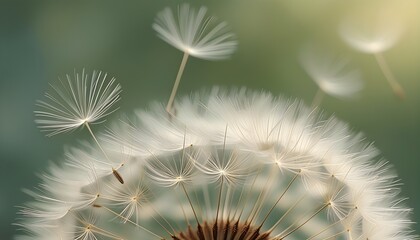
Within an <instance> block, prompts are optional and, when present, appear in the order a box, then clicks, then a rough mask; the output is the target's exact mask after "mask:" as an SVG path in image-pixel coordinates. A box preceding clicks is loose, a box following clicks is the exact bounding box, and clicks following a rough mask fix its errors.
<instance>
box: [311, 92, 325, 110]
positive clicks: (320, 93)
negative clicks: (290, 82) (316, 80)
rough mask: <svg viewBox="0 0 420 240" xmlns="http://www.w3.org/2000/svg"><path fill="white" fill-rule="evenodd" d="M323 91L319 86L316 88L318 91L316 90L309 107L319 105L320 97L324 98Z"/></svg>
mask: <svg viewBox="0 0 420 240" xmlns="http://www.w3.org/2000/svg"><path fill="white" fill-rule="evenodd" d="M324 95H325V94H324V92H323V91H322V89H321V88H318V91H317V92H316V94H315V96H314V99H313V100H312V104H311V108H316V107H318V106H319V105H321V102H322V99H323V98H324Z"/></svg>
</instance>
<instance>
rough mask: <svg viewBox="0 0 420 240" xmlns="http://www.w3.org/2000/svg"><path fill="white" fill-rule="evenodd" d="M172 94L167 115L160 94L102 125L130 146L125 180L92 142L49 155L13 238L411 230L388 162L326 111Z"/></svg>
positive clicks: (258, 99) (237, 96)
mask: <svg viewBox="0 0 420 240" xmlns="http://www.w3.org/2000/svg"><path fill="white" fill-rule="evenodd" d="M175 105H176V107H177V109H178V112H177V116H176V118H172V119H168V117H167V112H166V110H165V108H164V106H162V105H159V106H155V107H152V108H151V109H150V110H148V111H139V112H137V113H136V115H134V116H133V117H132V118H131V121H129V122H130V126H129V127H123V128H121V127H119V126H117V127H116V128H115V129H114V130H115V131H109V132H108V133H107V134H105V135H104V137H105V138H106V137H110V134H119V135H120V136H119V137H113V138H110V140H109V141H110V142H112V141H115V144H118V145H123V144H126V143H128V142H130V146H129V148H130V149H131V148H133V146H135V149H136V151H133V152H131V153H130V154H129V159H128V160H127V161H126V163H125V165H126V166H127V168H124V176H126V178H125V180H126V184H124V185H120V184H115V182H114V183H113V182H112V181H111V180H112V177H111V176H110V175H109V174H104V173H103V171H101V169H103V168H104V166H105V165H103V164H104V163H102V162H100V161H98V159H100V158H101V155H102V154H101V152H100V151H98V150H97V151H95V150H92V149H87V150H80V149H76V150H73V151H72V152H73V153H72V154H68V156H73V157H68V158H67V160H66V161H65V162H64V164H62V165H59V166H52V167H51V168H50V171H49V174H46V175H44V177H43V183H42V184H41V185H40V190H39V191H37V192H36V193H32V195H33V196H34V198H35V200H34V201H33V202H32V203H29V204H27V206H25V207H24V208H23V209H22V210H21V214H22V216H23V219H22V220H21V222H20V223H19V225H21V226H22V227H24V229H25V230H26V231H27V233H28V236H22V237H18V238H17V239H28V238H31V239H43V240H44V239H64V240H65V239H168V240H169V239H172V240H192V239H200V240H224V239H236V240H238V239H247V240H257V239H258V240H268V239H369V240H371V239H378V240H379V239H381V240H385V239H415V238H416V236H414V235H413V234H412V233H411V221H410V220H409V219H408V215H409V214H410V212H411V211H410V209H408V208H406V207H404V206H403V204H402V199H401V198H400V197H398V193H399V188H398V181H397V180H396V178H395V176H394V175H393V174H392V173H391V171H390V169H389V168H390V167H389V166H388V165H387V164H386V163H385V162H384V161H383V160H381V158H380V157H379V156H378V151H377V149H376V148H374V147H373V146H372V144H369V143H366V142H365V140H364V139H363V136H361V135H360V134H358V135H354V134H352V133H351V132H350V131H349V128H348V127H347V125H346V124H344V123H342V122H341V121H339V120H337V119H335V118H334V117H330V118H328V119H325V118H324V117H322V116H320V115H319V113H317V112H316V111H315V110H313V109H312V108H307V107H306V106H304V105H303V104H302V103H301V102H299V101H293V100H285V99H282V98H276V97H273V96H272V95H270V94H268V93H256V92H250V91H247V90H245V89H241V90H234V91H230V92H227V91H222V90H220V89H217V88H215V89H213V90H212V91H210V93H203V92H202V93H199V94H196V95H192V96H190V97H186V98H184V99H182V100H181V101H179V102H175ZM120 124H122V123H121V122H120ZM117 125H118V124H117ZM156 126H160V127H159V128H157V129H158V130H156ZM124 129H125V130H124ZM133 130H134V131H133ZM121 131H122V132H121ZM124 131H129V133H127V132H124ZM136 134H139V135H138V136H134V135H136ZM125 138H127V139H125ZM140 139H142V141H140ZM157 143H161V148H159V145H158V144H157ZM136 144H138V145H136ZM105 146H106V145H105ZM133 149H134V148H133ZM113 154H117V153H115V151H113ZM95 159H97V160H95Z"/></svg>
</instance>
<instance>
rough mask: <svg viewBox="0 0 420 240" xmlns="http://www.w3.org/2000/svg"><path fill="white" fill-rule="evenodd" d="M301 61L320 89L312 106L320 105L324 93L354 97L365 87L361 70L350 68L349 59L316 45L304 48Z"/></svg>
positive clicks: (339, 96)
mask: <svg viewBox="0 0 420 240" xmlns="http://www.w3.org/2000/svg"><path fill="white" fill-rule="evenodd" d="M299 60H300V63H301V65H302V67H303V69H304V70H305V71H306V73H307V74H308V75H309V76H310V77H311V78H312V80H314V81H315V83H316V84H317V85H318V87H319V90H318V93H317V94H316V95H315V97H314V100H313V102H312V106H313V107H316V106H319V105H320V103H321V101H322V97H323V93H326V94H328V95H331V96H334V97H337V98H346V99H349V98H354V97H355V96H356V95H357V94H358V93H359V92H360V91H361V90H362V88H363V82H362V80H361V76H360V72H359V71H358V70H349V69H348V61H347V60H345V59H343V58H340V57H337V56H334V55H333V54H331V53H329V52H328V51H326V50H323V49H322V48H320V47H315V46H314V45H307V46H305V47H304V48H302V51H301V54H300V56H299Z"/></svg>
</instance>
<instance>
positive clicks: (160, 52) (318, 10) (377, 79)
mask: <svg viewBox="0 0 420 240" xmlns="http://www.w3.org/2000/svg"><path fill="white" fill-rule="evenodd" d="M182 2H185V1H178V0H126V1H113V0H100V1H58V0H57V1H24V0H1V1H0V136H1V138H0V153H1V168H0V178H1V180H0V189H1V192H0V216H1V217H0V239H11V238H12V236H13V235H14V234H15V233H16V229H17V227H16V226H14V225H12V223H13V222H15V219H16V217H17V216H16V212H17V211H18V207H17V206H20V205H22V204H23V203H24V202H25V201H27V200H28V197H27V196H26V195H25V194H24V193H23V192H22V189H24V188H27V189H33V188H34V187H36V186H37V184H38V182H39V180H38V178H37V174H40V173H42V172H43V170H45V169H46V168H47V166H48V162H49V161H55V162H58V161H60V159H61V156H62V152H63V149H64V146H65V145H71V144H74V143H76V142H77V141H78V140H80V139H87V136H86V135H85V134H83V133H82V132H79V131H76V132H74V133H71V134H66V135H59V136H55V137H52V138H47V137H45V136H44V135H43V134H42V133H40V132H39V131H38V129H37V128H36V126H35V124H34V116H33V110H34V106H35V101H36V100H37V99H40V98H41V97H42V95H43V93H44V91H45V90H46V89H47V88H48V82H53V81H55V80H56V79H57V77H58V76H63V75H64V74H66V73H70V74H71V73H73V71H74V69H78V70H80V69H82V68H86V69H87V70H88V72H89V71H91V70H93V69H99V70H104V71H106V72H108V73H109V74H110V75H112V76H115V77H117V80H118V81H119V82H120V83H121V85H122V86H123V94H122V101H121V102H120V106H121V109H120V110H119V112H118V113H117V114H113V115H112V117H111V119H110V120H111V121H112V119H116V118H118V114H122V113H131V112H132V111H133V110H134V109H135V108H143V107H147V105H148V104H149V103H150V102H151V101H155V100H157V101H162V102H165V101H167V99H168V96H169V93H170V90H171V87H172V84H173V80H174V78H175V75H176V72H177V69H178V66H179V63H180V60H181V58H182V53H181V52H180V51H178V50H176V49H174V48H173V47H171V46H169V45H168V44H166V43H165V42H163V41H161V40H160V39H158V38H157V37H156V34H155V33H154V31H153V30H152V28H151V25H152V23H153V21H154V17H155V15H156V13H157V12H158V11H160V10H161V9H163V8H164V7H165V6H176V5H178V4H180V3H182ZM191 3H192V5H194V6H196V7H198V6H201V5H206V6H208V7H209V12H210V13H211V14H213V15H216V16H218V17H219V18H220V19H223V20H225V21H227V22H228V23H229V25H230V26H231V28H232V31H233V32H235V33H236V35H237V38H238V41H239V48H238V50H237V52H236V53H235V54H234V55H233V56H232V58H231V59H229V60H226V61H217V62H210V61H204V60H199V59H195V58H191V59H190V61H189V62H188V64H187V67H186V70H185V73H184V77H183V80H182V82H181V86H180V89H179V95H183V94H188V93H190V92H192V91H195V90H200V89H202V88H206V87H207V88H209V87H211V86H213V85H221V86H227V87H229V86H247V87H248V88H250V89H257V90H261V89H264V90H267V91H270V92H272V93H273V94H282V95H285V96H289V97H293V98H301V99H303V100H305V101H306V102H307V103H308V104H309V103H310V102H311V100H312V98H313V97H314V94H315V92H316V91H317V87H316V85H315V83H314V82H313V81H312V80H311V79H310V78H309V76H308V75H307V74H306V73H305V72H304V71H303V70H302V68H301V67H300V65H299V62H298V52H299V50H300V48H301V46H302V44H305V43H307V42H316V43H321V44H322V45H324V46H327V47H328V48H330V49H331V50H332V51H333V52H336V53H338V54H343V55H345V56H348V57H349V58H350V59H351V62H352V66H353V67H354V68H357V69H360V71H361V72H362V73H363V80H364V82H365V89H364V90H363V92H362V94H361V96H360V98H358V99H356V100H354V101H343V100H339V99H335V98H332V97H326V98H325V99H324V101H323V103H322V107H323V108H324V109H325V111H326V113H327V114H334V115H336V116H337V117H339V118H340V119H342V120H344V121H347V122H349V123H350V125H351V126H352V127H353V128H354V131H356V132H358V131H362V132H364V133H365V134H366V136H367V139H368V140H370V141H374V142H375V145H376V146H377V147H378V148H379V149H380V150H381V151H382V153H383V156H384V157H385V158H386V159H387V160H389V162H391V163H392V164H393V165H394V166H395V169H396V171H397V173H398V175H399V176H400V178H401V179H402V181H401V182H402V183H403V185H402V194H403V195H404V196H406V197H408V200H407V201H406V203H407V204H408V205H409V206H410V207H412V208H413V209H414V216H413V220H414V221H416V222H420V191H419V190H420V188H419V184H420V174H419V172H420V141H419V139H420V126H419V123H420V94H419V90H420V3H419V1H416V0H412V1H409V0H407V1H405V0H396V1H383V0H372V1H338V0H336V1H332V0H316V1H307V0H287V1H286V0H252V1H251V0H229V1H226V0H213V1H197V0H195V1H191ZM381 7H387V8H389V9H392V12H393V13H394V14H395V16H392V17H393V18H394V19H395V20H396V21H399V20H402V22H404V25H405V29H404V34H403V35H402V37H401V39H400V40H399V41H398V42H397V44H396V45H395V46H394V47H393V48H391V49H390V50H388V51H386V52H385V53H384V56H385V58H386V59H387V61H388V63H389V65H390V68H391V69H392V71H393V72H394V74H395V75H396V76H397V79H398V80H399V81H400V82H401V84H402V86H403V87H404V88H405V90H406V91H407V98H406V99H405V100H404V101H400V100H398V99H397V98H396V97H395V96H394V95H393V94H392V92H391V90H390V88H389V86H388V85H387V83H386V82H385V79H384V76H383V74H382V73H381V71H380V69H379V67H378V65H377V63H376V62H375V60H374V58H373V56H372V55H368V54H364V53H361V52H357V51H355V50H353V49H351V48H350V47H349V46H347V45H346V44H345V43H344V42H343V41H342V40H341V39H340V37H339V35H338V26H339V22H340V20H341V19H342V18H343V17H344V16H348V15H352V14H356V16H357V14H358V13H359V12H360V11H361V9H363V11H364V12H365V13H366V12H367V13H372V15H374V14H375V12H376V10H377V9H379V8H381ZM400 18H401V19H400ZM111 121H110V122H111ZM95 130H96V131H99V130H100V127H96V129H95ZM419 230H420V228H419V226H418V224H417V225H416V231H417V232H420V231H419Z"/></svg>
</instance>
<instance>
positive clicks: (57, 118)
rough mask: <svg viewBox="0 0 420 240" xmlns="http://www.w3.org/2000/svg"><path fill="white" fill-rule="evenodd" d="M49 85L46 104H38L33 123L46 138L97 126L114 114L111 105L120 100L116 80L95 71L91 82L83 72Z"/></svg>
mask: <svg viewBox="0 0 420 240" xmlns="http://www.w3.org/2000/svg"><path fill="white" fill-rule="evenodd" d="M59 80H60V81H59V83H57V84H52V85H51V87H52V91H50V92H47V93H45V98H46V100H42V101H38V104H37V105H38V107H39V110H36V111H35V118H36V120H35V122H36V123H37V124H38V127H39V128H40V129H41V131H45V132H48V134H47V136H53V135H56V134H59V133H64V132H68V131H71V130H74V129H75V128H78V127H80V126H82V125H84V124H85V123H98V122H100V121H102V120H103V119H104V118H105V117H106V116H108V115H109V114H111V113H112V112H114V111H115V110H116V108H115V107H114V106H113V105H114V103H116V102H118V101H119V99H120V96H119V94H120V92H121V86H120V85H119V84H116V83H115V78H111V79H110V80H108V79H107V74H106V73H102V72H97V71H94V72H93V73H92V76H91V78H89V74H86V73H85V70H83V71H82V73H81V74H79V73H76V72H75V73H74V76H73V77H71V76H69V75H66V79H65V80H62V79H59Z"/></svg>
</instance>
